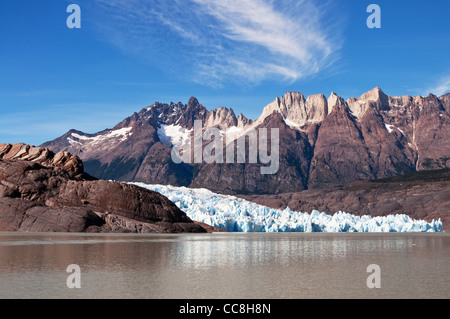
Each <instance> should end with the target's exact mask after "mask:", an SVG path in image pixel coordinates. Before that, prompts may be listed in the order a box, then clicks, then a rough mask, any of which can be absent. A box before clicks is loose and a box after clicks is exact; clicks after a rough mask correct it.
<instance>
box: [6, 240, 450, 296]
mask: <svg viewBox="0 0 450 319" xmlns="http://www.w3.org/2000/svg"><path fill="white" fill-rule="evenodd" d="M449 258H450V236H448V235H446V234H440V235H436V234H433V235H427V234H409V235H403V234H402V235H400V234H398V235H397V234H396V235H393V234H204V235H142V236H136V235H68V234H55V235H49V234H0V298H34V297H37V298H78V297H83V298H353V297H356V298H374V297H375V298H379V297H387V298H391V297H393V298H402V297H405V298H414V297H418V296H429V297H434V298H442V297H448V294H449V278H450V276H449V275H450V273H449V267H448V266H449V265H450V260H449ZM373 263H375V264H379V265H380V267H381V269H382V274H383V275H382V278H383V288H382V289H380V290H369V289H368V288H367V286H366V279H367V276H368V274H367V272H366V268H367V266H368V265H369V264H373ZM70 264H78V265H80V267H81V269H82V289H80V290H70V289H68V288H67V287H66V284H65V282H66V279H67V273H66V268H67V266H68V265H70Z"/></svg>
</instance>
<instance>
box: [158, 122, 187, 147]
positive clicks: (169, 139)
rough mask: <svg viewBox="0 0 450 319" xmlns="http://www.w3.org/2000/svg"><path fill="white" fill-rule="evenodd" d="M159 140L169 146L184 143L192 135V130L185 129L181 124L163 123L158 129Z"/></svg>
mask: <svg viewBox="0 0 450 319" xmlns="http://www.w3.org/2000/svg"><path fill="white" fill-rule="evenodd" d="M157 133H158V137H159V140H160V141H161V143H163V144H164V145H166V146H167V147H172V146H174V145H184V144H185V142H186V141H188V140H189V139H190V137H191V133H192V130H188V129H185V128H184V127H182V126H181V125H166V124H161V125H160V128H159V129H158V131H157Z"/></svg>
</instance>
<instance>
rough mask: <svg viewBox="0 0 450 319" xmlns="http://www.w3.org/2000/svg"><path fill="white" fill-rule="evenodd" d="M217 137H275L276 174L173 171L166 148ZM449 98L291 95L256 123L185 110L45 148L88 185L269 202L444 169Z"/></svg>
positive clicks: (149, 114) (198, 107)
mask: <svg viewBox="0 0 450 319" xmlns="http://www.w3.org/2000/svg"><path fill="white" fill-rule="evenodd" d="M195 120H201V121H202V123H203V131H205V130H206V129H208V128H217V129H219V130H221V134H223V136H225V137H226V139H227V143H229V142H230V141H233V140H235V139H237V138H238V137H240V136H243V135H245V134H246V133H247V132H249V131H250V130H258V129H260V128H278V129H279V130H280V139H281V140H282V141H281V143H280V146H281V148H280V169H279V171H278V173H277V174H274V176H258V173H257V171H258V168H259V167H260V166H261V164H250V163H245V164H217V163H212V164H207V163H203V164H196V165H193V164H189V163H188V164H186V163H181V164H178V165H177V164H175V163H173V161H172V160H171V156H170V154H171V146H172V145H173V143H175V142H179V141H180V140H184V141H187V140H188V139H189V138H192V137H191V136H190V134H191V133H192V130H193V128H194V121H195ZM449 124H450V94H446V95H443V96H441V97H437V96H435V95H433V94H430V95H429V96H428V97H422V96H416V97H412V96H407V95H404V96H389V95H387V94H385V93H384V92H383V91H382V90H381V88H380V87H376V88H374V89H372V90H370V91H368V92H366V93H364V94H363V95H362V96H360V97H359V98H349V99H347V101H345V100H344V99H343V98H342V97H340V96H339V95H337V94H335V93H334V92H333V93H331V95H330V96H329V97H328V98H326V97H325V95H323V94H314V95H310V96H308V97H305V96H304V95H303V94H301V93H299V92H287V93H286V94H285V95H284V96H282V97H277V98H276V99H275V100H274V101H273V102H272V103H269V104H268V105H267V106H266V107H264V109H263V111H262V114H261V116H260V117H258V118H257V119H256V120H254V121H253V120H251V119H248V118H246V117H245V116H244V115H243V114H240V115H239V116H238V117H236V114H235V112H234V110H233V109H231V108H226V107H219V108H217V109H213V110H211V111H209V110H207V109H206V107H204V106H203V105H202V104H200V103H199V101H198V100H197V99H196V98H195V97H191V98H190V99H189V101H188V103H187V104H183V103H181V102H178V103H173V102H171V103H169V104H167V103H160V102H155V103H154V104H152V105H150V106H147V107H145V108H143V109H142V110H141V111H139V112H138V113H136V112H135V113H134V114H132V115H131V116H130V117H127V118H126V119H124V120H123V121H122V122H120V123H118V124H117V125H116V126H114V128H113V129H107V130H104V131H102V132H98V133H95V134H86V133H83V132H80V131H77V130H70V131H69V132H67V133H66V134H64V135H63V136H61V137H59V138H57V139H55V140H53V141H49V142H46V143H44V144H43V145H42V146H43V147H48V148H50V149H52V150H54V151H68V152H70V153H72V154H75V155H77V156H80V158H81V159H82V160H83V162H84V163H85V166H86V171H87V172H88V173H90V174H92V175H93V176H96V177H98V178H104V179H114V180H120V181H126V182H144V183H156V184H170V185H174V186H192V187H206V188H209V189H211V190H214V191H218V192H224V193H230V194H238V193H244V194H245V193H248V194H258V193H260V194H264V193H267V194H270V193H280V192H287V191H301V190H305V189H310V188H332V187H336V186H344V185H346V184H348V183H351V182H354V181H357V180H363V179H376V178H384V177H390V176H396V175H402V174H407V173H410V172H414V171H420V170H428V169H442V168H446V167H450V138H449V136H450V126H449Z"/></svg>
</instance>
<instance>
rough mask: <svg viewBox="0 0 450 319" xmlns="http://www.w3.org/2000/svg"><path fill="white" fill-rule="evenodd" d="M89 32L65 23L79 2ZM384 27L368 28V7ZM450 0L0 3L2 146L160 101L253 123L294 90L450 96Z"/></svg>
mask: <svg viewBox="0 0 450 319" xmlns="http://www.w3.org/2000/svg"><path fill="white" fill-rule="evenodd" d="M71 3H75V4H78V5H79V6H80V8H81V29H69V28H67V25H66V19H67V17H68V16H69V13H67V12H66V8H67V6H68V5H69V4H71ZM371 3H375V4H378V5H379V6H380V8H381V19H382V27H381V29H369V28H368V27H367V25H366V20H367V17H368V16H369V13H367V12H366V8H367V6H368V5H369V4H371ZM448 12H450V2H449V1H447V0H428V1H418V0H411V1H400V0H398V1H392V0H370V1H366V0H334V1H318V0H228V1H225V0H148V1H147V0H127V1H124V0H89V1H88V0H46V1H33V0H2V1H1V2H0V37H1V42H2V43H1V46H0V143H3V142H9V143H16V142H24V143H28V144H33V145H39V144H41V143H43V142H45V141H47V140H52V139H54V138H56V137H58V136H60V135H62V134H64V133H65V132H67V131H68V130H69V129H72V128H75V129H79V130H82V131H85V132H87V133H95V132H98V131H101V130H103V129H105V128H111V127H113V126H114V125H115V124H116V123H118V122H119V121H121V120H122V119H124V118H125V117H127V116H129V115H131V114H132V113H133V112H135V111H139V110H141V109H142V108H143V107H145V106H147V105H151V104H153V103H154V102H155V101H160V102H171V101H173V102H178V101H181V102H183V103H186V102H187V101H188V99H189V97H190V96H196V97H197V98H198V99H199V101H200V103H202V104H203V105H204V106H205V107H207V108H208V109H212V108H216V107H219V106H226V107H231V108H233V109H234V110H235V112H236V113H237V114H238V113H241V112H242V113H243V114H244V115H246V116H247V117H250V118H253V119H255V118H256V117H257V116H258V115H259V114H260V113H261V111H262V109H263V107H264V106H265V105H266V104H268V103H270V102H271V101H273V100H274V99H275V98H276V97H277V96H281V95H283V94H284V93H285V92H287V91H299V92H302V93H303V94H304V95H306V96H307V95H310V94H316V93H323V94H325V95H329V94H330V93H331V92H332V91H334V92H336V93H337V94H339V95H341V96H342V97H344V98H348V97H352V96H355V97H357V96H360V95H361V94H363V93H364V92H366V91H368V90H370V89H372V88H374V87H375V86H380V87H381V88H382V89H383V90H384V92H385V93H387V94H390V95H406V94H408V95H419V94H421V95H428V94H429V93H430V92H432V93H434V94H437V95H441V94H444V93H447V92H450V54H449V52H450V19H448Z"/></svg>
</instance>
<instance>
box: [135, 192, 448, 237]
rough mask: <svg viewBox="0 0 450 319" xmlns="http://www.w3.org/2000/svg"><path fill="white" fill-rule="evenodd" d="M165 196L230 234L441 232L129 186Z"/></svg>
mask: <svg viewBox="0 0 450 319" xmlns="http://www.w3.org/2000/svg"><path fill="white" fill-rule="evenodd" d="M130 184H133V185H136V186H139V187H142V188H146V189H149V190H152V191H155V192H158V193H161V194H162V195H164V196H166V197H167V198H168V199H169V200H171V201H172V202H173V203H175V205H177V206H178V207H179V208H180V209H181V210H182V211H184V212H185V213H186V214H187V215H188V216H189V217H190V218H191V219H192V220H194V221H198V222H202V223H205V224H208V225H211V226H214V227H217V228H220V229H223V230H226V231H229V232H306V233H312V232H331V233H337V232H367V233H385V232H411V233H412V232H441V231H442V222H441V220H440V219H439V220H438V221H435V220H433V221H432V222H431V223H428V222H426V221H424V220H414V219H412V218H410V217H409V216H407V215H389V216H383V217H379V216H377V217H371V216H355V215H351V214H348V213H345V212H337V213H335V214H334V215H329V214H326V213H324V212H319V211H317V210H314V211H312V213H310V214H309V213H303V212H294V211H291V210H290V209H289V208H286V209H284V210H280V209H273V208H269V207H266V206H263V205H258V204H256V203H253V202H250V201H247V200H244V199H241V198H238V197H235V196H229V195H221V194H216V193H213V192H212V191H210V190H207V189H192V188H186V187H174V186H165V185H149V184H144V183H130Z"/></svg>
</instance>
